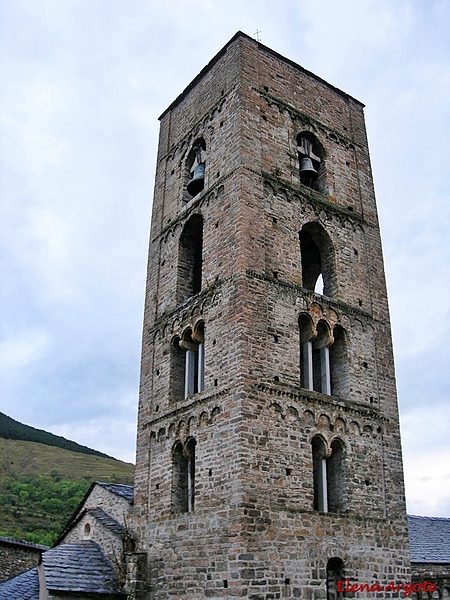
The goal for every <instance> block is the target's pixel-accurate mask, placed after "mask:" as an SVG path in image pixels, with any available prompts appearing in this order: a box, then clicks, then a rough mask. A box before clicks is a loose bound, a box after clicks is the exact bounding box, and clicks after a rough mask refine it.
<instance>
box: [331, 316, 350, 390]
mask: <svg viewBox="0 0 450 600" xmlns="http://www.w3.org/2000/svg"><path fill="white" fill-rule="evenodd" d="M333 339H334V342H333V344H332V346H330V370H331V393H332V395H333V396H347V395H348V393H349V391H350V383H349V374H348V356H347V341H346V337H345V332H344V329H343V328H342V327H341V326H340V325H336V327H335V328H334V329H333Z"/></svg>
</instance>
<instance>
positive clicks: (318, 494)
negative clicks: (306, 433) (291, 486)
mask: <svg viewBox="0 0 450 600" xmlns="http://www.w3.org/2000/svg"><path fill="white" fill-rule="evenodd" d="M311 446H312V456H313V479H314V510H318V511H321V512H334V513H337V512H343V511H345V510H346V499H345V463H344V445H343V443H342V441H341V440H340V439H334V440H333V441H332V442H331V445H330V446H329V447H327V445H326V443H325V440H324V439H323V438H322V437H321V436H320V435H316V436H314V437H313V439H312V441H311Z"/></svg>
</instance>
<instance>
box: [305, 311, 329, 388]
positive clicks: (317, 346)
mask: <svg viewBox="0 0 450 600" xmlns="http://www.w3.org/2000/svg"><path fill="white" fill-rule="evenodd" d="M299 328H300V385H301V386H302V387H303V388H305V389H307V390H314V391H316V392H321V393H322V394H328V395H331V371H330V349H329V346H330V344H332V342H333V338H332V336H331V332H330V328H329V326H328V324H327V322H326V321H319V323H318V324H317V327H316V329H314V328H313V324H312V321H311V319H310V318H309V316H307V315H300V317H299Z"/></svg>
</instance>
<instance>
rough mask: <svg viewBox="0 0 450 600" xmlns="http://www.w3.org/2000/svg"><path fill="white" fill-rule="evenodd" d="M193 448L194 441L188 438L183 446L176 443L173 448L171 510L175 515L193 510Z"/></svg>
mask: <svg viewBox="0 0 450 600" xmlns="http://www.w3.org/2000/svg"><path fill="white" fill-rule="evenodd" d="M195 446H196V441H195V439H194V438H189V439H188V440H187V441H186V442H185V443H184V444H182V443H181V442H177V443H176V444H175V446H174V447H173V451H172V464H173V471H172V472H173V479H172V510H173V512H175V513H185V512H192V511H193V510H194V501H195Z"/></svg>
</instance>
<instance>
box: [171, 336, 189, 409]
mask: <svg viewBox="0 0 450 600" xmlns="http://www.w3.org/2000/svg"><path fill="white" fill-rule="evenodd" d="M180 341H181V340H180V338H179V337H178V336H176V337H174V338H173V339H172V343H171V345H170V397H171V400H174V401H175V402H178V401H179V400H183V398H184V397H185V396H184V379H185V375H184V371H185V364H186V356H185V352H184V350H183V349H182V348H181V347H180Z"/></svg>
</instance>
